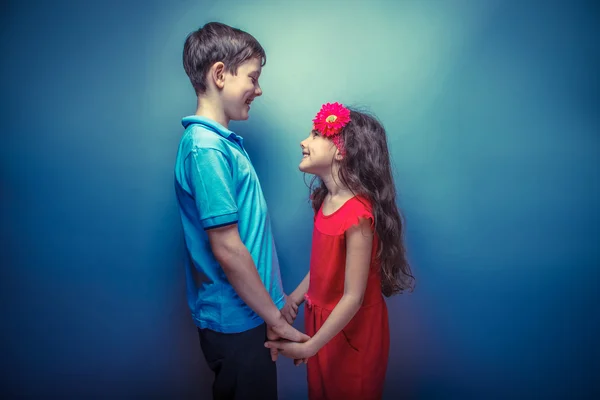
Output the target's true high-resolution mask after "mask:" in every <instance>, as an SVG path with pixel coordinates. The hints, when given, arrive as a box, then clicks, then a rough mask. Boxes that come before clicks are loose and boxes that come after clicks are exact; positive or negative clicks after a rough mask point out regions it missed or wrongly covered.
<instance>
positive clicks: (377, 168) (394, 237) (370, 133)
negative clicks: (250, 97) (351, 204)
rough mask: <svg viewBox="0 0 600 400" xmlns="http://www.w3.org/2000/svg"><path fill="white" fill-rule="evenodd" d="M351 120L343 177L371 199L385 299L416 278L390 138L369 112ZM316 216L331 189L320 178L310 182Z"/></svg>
mask: <svg viewBox="0 0 600 400" xmlns="http://www.w3.org/2000/svg"><path fill="white" fill-rule="evenodd" d="M350 119H351V121H350V122H349V123H348V125H346V126H345V127H344V128H343V129H342V131H341V135H342V139H343V143H344V147H345V148H346V155H345V157H344V158H343V159H342V161H341V162H340V173H339V178H340V179H341V181H342V183H343V184H344V185H345V186H347V187H348V188H349V189H350V190H352V191H353V192H354V194H355V195H361V196H363V197H365V198H367V199H368V200H369V201H370V202H371V204H372V207H373V216H374V218H375V232H376V233H377V236H378V237H379V250H378V253H377V257H378V258H379V261H380V265H381V291H382V293H383V295H384V296H386V297H390V296H392V295H395V294H398V293H402V292H403V291H404V290H407V289H410V290H411V291H412V289H413V288H414V281H415V278H414V276H413V275H412V271H411V268H410V265H409V263H408V261H407V259H406V249H405V247H404V227H403V221H402V218H401V215H400V211H399V210H398V206H397V205H396V188H395V186H394V178H393V176H392V168H391V164H390V155H389V152H388V146H387V137H386V136H387V135H386V132H385V129H384V128H383V126H382V125H381V123H380V122H379V121H378V120H377V119H376V118H375V117H374V116H371V115H369V114H367V113H365V112H360V111H357V110H354V109H351V110H350ZM310 192H311V195H310V198H311V201H312V207H313V210H314V212H315V213H317V212H318V210H319V209H320V208H321V205H322V204H323V201H324V200H325V196H326V195H327V187H326V186H325V184H324V183H323V182H322V181H321V179H319V178H318V177H317V176H315V177H313V179H312V181H311V183H310Z"/></svg>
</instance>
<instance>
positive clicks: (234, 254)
mask: <svg viewBox="0 0 600 400" xmlns="http://www.w3.org/2000/svg"><path fill="white" fill-rule="evenodd" d="M185 162H186V164H185V168H186V175H187V179H188V184H189V186H190V189H191V191H192V194H193V196H194V200H195V202H196V206H197V210H198V214H199V218H200V221H201V223H202V226H203V228H204V230H205V231H206V233H207V235H208V239H209V242H210V246H211V250H212V252H213V254H214V256H215V258H216V260H217V261H218V262H219V265H220V266H221V268H222V269H223V271H224V272H225V275H226V276H227V279H228V281H229V283H230V284H231V285H232V286H233V288H234V290H235V291H236V293H237V294H238V295H239V296H240V298H241V299H242V300H243V301H244V302H245V303H246V304H247V305H248V306H249V307H250V308H251V309H252V310H254V312H256V313H257V314H258V315H259V316H260V317H261V318H262V319H263V320H264V321H265V322H266V323H267V325H269V327H270V328H271V330H273V331H274V332H275V333H277V335H278V336H280V337H282V338H287V339H289V340H293V341H300V342H303V341H305V340H307V339H308V336H306V335H304V334H302V333H300V332H298V331H297V330H296V329H294V328H292V327H291V326H290V325H289V324H288V323H287V322H286V321H285V319H284V318H283V316H282V315H281V312H280V311H279V310H278V309H277V307H276V306H275V304H274V303H273V300H272V299H271V296H269V294H268V293H267V290H266V289H265V287H264V285H263V283H262V281H261V280H260V277H259V276H258V272H257V271H256V266H255V264H254V260H253V259H252V256H251V255H250V253H249V251H248V249H247V248H246V246H245V245H244V243H243V242H242V240H241V238H240V235H239V231H238V224H237V222H238V210H237V202H236V195H235V193H236V188H235V184H234V182H233V178H232V176H233V171H232V167H231V163H230V160H229V158H228V156H227V155H226V154H225V153H224V152H223V151H221V150H218V149H213V148H199V147H195V148H194V149H193V150H192V151H191V152H190V155H189V156H188V158H187V159H186V161H185ZM271 336H273V335H271Z"/></svg>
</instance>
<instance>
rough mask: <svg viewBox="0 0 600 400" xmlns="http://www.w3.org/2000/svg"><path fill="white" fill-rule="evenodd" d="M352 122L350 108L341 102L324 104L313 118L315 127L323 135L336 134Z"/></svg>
mask: <svg viewBox="0 0 600 400" xmlns="http://www.w3.org/2000/svg"><path fill="white" fill-rule="evenodd" d="M348 122H350V110H348V109H347V108H346V107H344V106H343V105H341V104H340V103H333V104H332V103H327V104H323V106H322V107H321V110H320V111H319V112H318V113H317V116H316V117H315V119H313V129H314V130H316V131H319V132H320V133H321V135H323V136H334V135H337V134H338V133H340V131H341V130H342V128H343V127H344V126H346V124H348Z"/></svg>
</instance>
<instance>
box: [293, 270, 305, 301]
mask: <svg viewBox="0 0 600 400" xmlns="http://www.w3.org/2000/svg"><path fill="white" fill-rule="evenodd" d="M309 282H310V271H308V274H306V276H305V277H304V279H302V282H300V284H299V285H298V287H297V288H296V290H294V291H293V292H292V294H290V300H292V301H293V302H294V304H296V305H297V306H299V305H300V304H302V303H303V302H304V295H305V294H306V292H308V284H309Z"/></svg>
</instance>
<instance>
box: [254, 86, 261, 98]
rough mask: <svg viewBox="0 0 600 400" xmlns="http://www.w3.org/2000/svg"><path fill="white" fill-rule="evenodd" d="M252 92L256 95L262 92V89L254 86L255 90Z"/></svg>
mask: <svg viewBox="0 0 600 400" xmlns="http://www.w3.org/2000/svg"><path fill="white" fill-rule="evenodd" d="M254 94H255V95H256V96H257V97H258V96H260V95H261V94H262V89H261V87H260V86H257V87H256V90H255V91H254Z"/></svg>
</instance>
